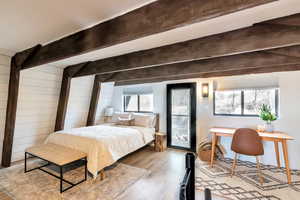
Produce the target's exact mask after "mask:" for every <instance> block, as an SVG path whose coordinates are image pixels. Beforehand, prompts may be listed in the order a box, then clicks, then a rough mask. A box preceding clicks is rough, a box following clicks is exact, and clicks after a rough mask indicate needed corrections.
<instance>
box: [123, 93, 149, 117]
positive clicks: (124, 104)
mask: <svg viewBox="0 0 300 200" xmlns="http://www.w3.org/2000/svg"><path fill="white" fill-rule="evenodd" d="M131 95H137V108H138V110H135V111H133V110H131V111H128V110H126V98H125V97H126V96H131ZM131 95H129V94H123V111H124V112H128V113H130V112H135V113H153V108H152V111H142V110H140V95H143V94H131ZM152 96H153V94H152Z"/></svg>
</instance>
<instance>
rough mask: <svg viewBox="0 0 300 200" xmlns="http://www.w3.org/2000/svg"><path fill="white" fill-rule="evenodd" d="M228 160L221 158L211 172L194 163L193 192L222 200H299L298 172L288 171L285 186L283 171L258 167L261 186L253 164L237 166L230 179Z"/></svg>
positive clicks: (198, 163) (207, 165)
mask: <svg viewBox="0 0 300 200" xmlns="http://www.w3.org/2000/svg"><path fill="white" fill-rule="evenodd" d="M232 161H233V160H232V159H229V158H221V159H219V160H218V161H216V162H215V163H214V167H213V168H211V167H210V166H209V164H208V163H204V162H201V161H200V160H197V161H196V188H197V190H204V188H210V189H211V190H212V193H213V194H214V195H216V196H221V197H223V198H224V199H233V200H246V199H247V200H248V199H263V200H279V199H280V200H298V199H300V170H292V172H291V173H292V184H291V185H289V184H288V183H287V179H286V174H285V168H277V167H275V166H272V165H262V166H261V169H262V175H263V179H264V184H263V185H261V184H260V182H259V176H258V175H257V168H256V163H252V162H248V161H241V160H239V161H238V162H237V167H236V170H235V175H234V176H233V177H232V178H231V166H232Z"/></svg>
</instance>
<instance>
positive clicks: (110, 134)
mask: <svg viewBox="0 0 300 200" xmlns="http://www.w3.org/2000/svg"><path fill="white" fill-rule="evenodd" d="M147 117H149V118H147ZM134 118H135V119H137V120H136V123H135V124H132V125H130V126H126V125H118V124H117V123H109V124H101V125H97V126H89V127H81V128H73V129H67V130H62V131H58V132H55V133H53V134H50V135H49V136H48V138H47V139H46V142H45V143H53V144H57V145H62V146H65V147H69V148H73V149H76V150H80V151H82V152H84V153H86V154H87V155H88V156H87V160H88V164H87V168H88V171H89V172H90V173H91V174H92V175H93V176H94V178H95V177H97V174H98V172H99V171H101V170H102V169H104V168H105V167H108V166H110V165H112V164H113V163H115V162H116V161H117V160H119V159H120V158H122V157H124V156H125V155H127V154H130V153H132V152H134V151H136V150H138V149H140V148H142V147H144V146H145V145H147V144H149V143H151V142H152V141H153V140H154V134H155V131H158V119H159V116H158V114H152V116H151V115H143V116H141V115H140V114H134ZM147 119H149V122H150V123H151V125H149V126H148V125H145V122H144V120H147ZM149 122H146V124H149Z"/></svg>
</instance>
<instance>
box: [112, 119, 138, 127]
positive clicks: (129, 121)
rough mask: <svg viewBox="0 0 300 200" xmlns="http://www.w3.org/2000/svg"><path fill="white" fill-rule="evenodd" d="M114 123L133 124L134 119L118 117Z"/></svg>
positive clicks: (120, 124)
mask: <svg viewBox="0 0 300 200" xmlns="http://www.w3.org/2000/svg"><path fill="white" fill-rule="evenodd" d="M116 125H119V126H133V125H134V119H127V118H120V117H119V118H118V121H117V123H116Z"/></svg>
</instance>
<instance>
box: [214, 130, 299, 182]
mask: <svg viewBox="0 0 300 200" xmlns="http://www.w3.org/2000/svg"><path fill="white" fill-rule="evenodd" d="M235 130H236V129H235V128H217V127H214V128H211V129H210V133H211V134H212V152H211V158H210V165H211V167H213V162H214V156H213V155H214V153H215V149H216V144H217V143H218V139H219V137H221V136H225V137H232V136H233V134H234V132H235ZM258 134H259V136H260V137H261V138H262V140H263V141H271V142H274V146H275V153H276V159H277V166H278V167H280V166H281V165H280V155H279V149H278V143H279V142H280V143H281V144H282V150H283V156H284V162H285V167H286V176H287V180H288V183H289V184H291V171H290V166H289V158H288V148H287V143H286V141H287V140H293V138H292V137H291V136H289V135H287V134H285V133H282V132H273V133H268V132H258Z"/></svg>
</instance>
